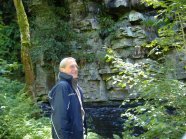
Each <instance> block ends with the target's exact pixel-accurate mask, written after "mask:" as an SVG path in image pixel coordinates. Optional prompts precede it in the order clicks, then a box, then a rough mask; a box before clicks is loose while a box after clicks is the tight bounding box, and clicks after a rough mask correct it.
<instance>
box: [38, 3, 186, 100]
mask: <svg viewBox="0 0 186 139" xmlns="http://www.w3.org/2000/svg"><path fill="white" fill-rule="evenodd" d="M35 1H36V0H35ZM138 2H139V1H133V0H103V1H93V0H92V1H83V0H67V3H68V6H69V11H70V19H69V24H71V25H72V27H73V29H74V30H75V31H76V33H78V34H79V35H80V36H81V37H82V38H83V40H84V44H82V43H80V42H78V41H77V40H74V41H73V42H72V43H71V44H72V45H74V46H75V49H82V48H83V45H87V46H89V50H86V51H87V53H91V54H93V55H94V57H93V60H92V61H91V62H85V63H83V62H82V63H83V64H80V63H79V64H80V69H79V84H80V86H81V87H82V88H83V90H84V97H85V101H88V102H95V101H114V100H123V99H125V97H126V96H128V94H129V93H137V92H134V90H128V89H124V88H118V87H117V86H116V85H113V83H112V81H107V78H108V77H110V76H112V75H113V74H114V71H113V70H112V69H113V67H112V66H111V65H108V64H107V63H106V62H105V61H104V56H105V54H106V51H105V49H104V47H109V48H112V49H113V50H115V51H116V52H117V53H118V55H120V57H121V58H122V59H123V60H124V61H128V62H129V63H130V62H132V63H135V62H140V61H145V60H146V59H145V55H146V51H145V50H144V49H143V47H142V45H143V44H144V43H146V42H148V41H151V40H152V39H153V38H155V37H156V33H155V32H152V33H151V32H150V31H153V29H152V28H150V29H149V28H146V27H144V25H143V24H142V23H141V22H142V21H145V20H146V19H149V18H153V15H151V14H146V13H145V12H144V11H145V8H147V7H145V6H144V5H143V6H142V7H140V6H141V5H140V4H139V3H138ZM37 4H40V3H39V2H38V1H36V2H35V7H37ZM42 4H43V3H42ZM139 5H140V6H139ZM46 8H49V7H47V4H46V7H45V12H46V11H50V10H47V9H46ZM40 10H41V9H40ZM36 11H37V10H36ZM45 12H43V14H46V13H47V14H48V15H47V16H44V15H43V16H42V15H41V13H40V12H39V13H38V14H37V13H36V21H35V22H36V23H37V25H38V27H40V25H41V24H42V25H43V22H53V23H54V24H53V25H54V26H55V22H54V21H52V20H53V18H52V17H53V13H50V12H46V13H45ZM101 13H106V14H107V15H109V16H111V17H112V18H113V21H112V22H113V23H112V24H111V25H110V26H109V27H105V26H103V25H102V23H101V22H103V21H104V20H102V19H101V16H100V14H101ZM105 18H106V17H105ZM108 22H109V20H107V24H108ZM44 27H45V26H42V27H40V28H44ZM47 28H52V25H51V26H47ZM54 33H55V32H54ZM149 36H150V37H149ZM75 58H76V57H75ZM168 58H169V59H171V60H172V61H174V63H175V65H176V67H178V69H177V72H176V73H175V74H176V76H177V78H178V79H183V78H186V74H185V72H184V70H183V69H182V68H181V69H180V68H179V67H180V66H181V67H183V66H184V64H185V63H184V61H185V60H182V61H181V62H179V63H177V61H179V59H176V60H175V59H174V58H173V57H172V55H171V56H169V57H168ZM182 58H184V57H182ZM59 62H60V61H59ZM45 64H46V63H45V62H44V61H43V56H41V60H40V62H39V63H37V64H36V73H37V77H36V88H37V91H38V92H39V93H38V94H40V95H41V94H47V93H48V91H49V89H50V88H51V86H52V85H54V84H55V82H56V79H57V74H58V71H57V70H56V69H58V65H56V67H54V68H53V69H50V70H48V69H47V70H46V69H45V68H44V65H45ZM171 76H173V75H171Z"/></svg>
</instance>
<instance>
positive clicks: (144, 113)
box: [107, 49, 186, 139]
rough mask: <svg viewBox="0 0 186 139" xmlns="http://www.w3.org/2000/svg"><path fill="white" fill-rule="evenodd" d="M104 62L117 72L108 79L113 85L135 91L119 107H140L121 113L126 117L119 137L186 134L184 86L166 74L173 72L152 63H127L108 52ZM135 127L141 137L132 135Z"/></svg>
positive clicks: (166, 136)
mask: <svg viewBox="0 0 186 139" xmlns="http://www.w3.org/2000/svg"><path fill="white" fill-rule="evenodd" d="M107 61H108V62H111V63H112V64H113V66H114V67H115V71H117V72H118V75H116V76H113V77H112V78H111V79H112V80H113V84H117V85H119V86H120V87H123V88H126V89H129V90H133V91H131V92H137V95H135V99H131V98H130V95H132V94H129V98H128V99H126V100H124V102H123V105H125V104H126V103H138V102H142V105H139V106H136V107H132V108H129V109H128V110H127V111H126V112H125V113H124V114H122V116H123V117H125V118H127V120H126V122H125V124H124V126H125V127H124V131H125V132H124V133H123V137H124V138H127V139H128V138H150V139H151V138H152V139H153V138H154V139H164V138H170V139H175V138H181V137H182V136H183V134H184V133H185V131H186V124H185V121H186V85H185V83H183V82H181V81H179V80H177V79H173V78H171V77H170V76H169V75H168V74H170V72H171V71H172V70H173V69H170V68H169V67H166V66H165V65H166V64H165V63H158V62H155V61H152V60H147V61H146V62H142V63H135V64H132V63H127V62H124V61H123V60H122V59H120V58H119V57H117V55H116V54H115V53H114V52H113V51H112V50H110V49H108V54H107ZM133 96H134V95H133ZM137 128H138V129H141V130H142V132H141V133H140V134H141V135H140V134H135V132H136V129H137ZM135 136H137V137H135Z"/></svg>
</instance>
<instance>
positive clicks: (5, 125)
mask: <svg viewBox="0 0 186 139" xmlns="http://www.w3.org/2000/svg"><path fill="white" fill-rule="evenodd" d="M23 87H24V85H23V84H21V83H19V82H17V81H11V80H9V79H6V78H2V77H0V90H1V93H0V125H1V126H0V138H2V139H10V138H11V139H20V138H25V139H28V138H29V139H49V138H50V134H51V133H50V123H49V119H48V118H40V116H39V115H40V110H39V109H38V107H37V106H36V105H34V104H33V102H32V100H31V99H30V98H28V96H26V93H24V92H22V91H20V90H21V89H22V88H23Z"/></svg>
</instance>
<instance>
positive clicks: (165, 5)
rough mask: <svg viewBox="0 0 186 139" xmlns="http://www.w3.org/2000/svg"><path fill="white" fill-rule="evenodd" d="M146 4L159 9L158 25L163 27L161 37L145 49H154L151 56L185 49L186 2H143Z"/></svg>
mask: <svg viewBox="0 0 186 139" xmlns="http://www.w3.org/2000/svg"><path fill="white" fill-rule="evenodd" d="M143 2H144V3H146V4H148V5H152V6H153V7H154V8H157V9H158V15H157V16H156V20H157V21H158V22H157V23H156V24H159V25H161V26H160V28H159V30H158V35H159V37H158V38H156V39H155V40H154V41H152V42H151V43H150V44H147V45H146V46H145V47H148V48H152V49H151V51H150V54H156V55H159V54H162V53H165V52H167V51H170V50H171V49H172V48H177V49H185V48H186V36H185V32H184V28H185V27H184V23H185V22H186V12H185V10H186V1H183V0H167V1H157V0H152V1H151V0H143Z"/></svg>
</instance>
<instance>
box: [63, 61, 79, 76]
mask: <svg viewBox="0 0 186 139" xmlns="http://www.w3.org/2000/svg"><path fill="white" fill-rule="evenodd" d="M61 71H62V72H64V73H67V74H69V75H72V76H73V78H74V79H76V78H78V65H77V63H76V61H75V60H68V61H67V64H66V66H65V67H64V68H61Z"/></svg>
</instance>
